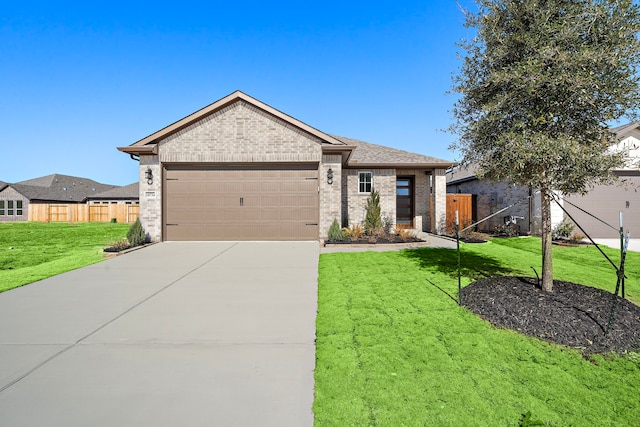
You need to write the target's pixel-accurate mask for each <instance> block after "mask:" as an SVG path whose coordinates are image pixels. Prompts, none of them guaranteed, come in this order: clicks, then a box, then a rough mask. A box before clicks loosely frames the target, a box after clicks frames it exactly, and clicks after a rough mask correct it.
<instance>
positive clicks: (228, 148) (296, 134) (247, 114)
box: [158, 101, 322, 163]
mask: <svg viewBox="0 0 640 427" xmlns="http://www.w3.org/2000/svg"><path fill="white" fill-rule="evenodd" d="M158 153H159V157H160V161H161V162H163V163H169V162H172V163H182V162H192V163H229V162H236V163H262V162H320V160H321V156H322V151H321V149H320V140H319V139H317V138H316V137H314V136H312V135H309V134H307V133H305V132H303V131H301V130H299V129H297V128H295V127H293V126H291V125H290V124H289V123H287V122H285V121H283V120H281V119H279V118H276V117H274V116H271V115H270V114H268V113H265V112H263V111H262V110H260V109H258V108H256V107H254V106H252V105H250V104H248V103H246V102H244V101H237V102H235V103H233V104H231V105H229V106H227V107H225V108H223V109H221V110H219V111H217V112H215V113H214V114H211V115H209V116H207V117H205V118H203V119H202V120H200V121H198V122H196V123H194V124H192V125H191V126H189V127H187V128H185V129H183V130H182V131H180V132H178V133H176V134H174V135H171V136H169V137H168V138H166V139H164V140H162V141H160V147H159V150H158Z"/></svg>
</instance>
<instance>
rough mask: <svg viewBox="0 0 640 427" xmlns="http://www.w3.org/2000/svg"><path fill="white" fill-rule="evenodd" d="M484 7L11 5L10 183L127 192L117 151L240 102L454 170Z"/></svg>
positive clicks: (7, 36)
mask: <svg viewBox="0 0 640 427" xmlns="http://www.w3.org/2000/svg"><path fill="white" fill-rule="evenodd" d="M458 4H461V5H462V6H464V7H473V2H471V1H460V2H456V1H449V0H442V1H395V2H390V1H379V2H360V1H354V2H348V1H347V2H344V1H333V0H328V1H323V2H300V1H297V2H287V1H273V2H254V1H251V0H247V1H242V2H228V1H224V2H223V1H209V2H198V1H188V0H187V1H182V2H163V1H156V2H132V3H129V2H119V1H111V2H101V3H100V5H93V4H92V3H91V2H65V1H56V2H50V1H48V2H33V1H28V0H25V1H23V2H10V3H9V4H6V3H5V4H4V5H3V7H2V13H1V14H0V52H2V54H0V70H2V78H0V124H1V128H2V131H1V132H0V146H1V147H2V157H1V158H2V161H1V165H0V180H3V181H6V182H18V181H22V180H25V179H30V178H35V177H39V176H44V175H48V174H52V173H60V174H65V175H75V176H81V177H86V178H91V179H94V180H96V181H99V182H103V183H107V184H117V185H126V184H130V183H132V182H134V181H137V179H138V175H137V173H138V169H137V167H138V164H137V162H135V161H133V160H131V159H130V158H129V156H128V155H126V154H124V153H121V152H119V151H117V150H116V147H118V146H126V145H130V144H132V143H134V142H135V141H137V140H139V139H141V138H143V137H145V136H147V135H149V134H151V133H153V132H155V131H156V130H159V129H161V128H163V127H165V126H167V125H169V124H171V123H173V122H175V121H176V120H178V119H181V118H182V117H184V116H186V115H188V114H191V113H192V112H194V111H196V110H199V109H200V108H202V107H204V106H206V105H208V104H210V103H212V102H214V101H216V100H218V99H220V98H222V97H224V96H226V95H228V94H230V93H231V92H233V91H235V90H241V91H243V92H245V93H247V94H248V95H251V96H253V97H255V98H257V99H259V100H260V101H263V102H265V103H267V104H269V105H271V106H272V107H274V108H276V109H278V110H281V111H283V112H284V113H286V114H289V115H291V116H293V117H295V118H297V119H299V120H301V121H303V122H305V123H307V124H309V125H311V126H313V127H316V128H318V129H320V130H321V131H324V132H327V133H332V134H337V135H342V136H347V137H350V138H355V139H361V140H364V141H369V142H372V143H376V144H381V145H387V146H390V147H395V148H399V149H404V150H408V151H413V152H416V153H421V154H426V155H431V156H434V157H439V158H443V159H447V160H455V159H456V154H455V153H453V152H451V151H449V150H448V146H449V144H450V143H451V142H452V141H453V139H454V136H453V135H450V134H447V133H444V132H440V131H439V129H443V128H446V127H447V126H448V125H449V124H450V122H451V114H450V112H449V111H450V110H451V108H452V106H453V103H454V101H455V97H454V96H453V95H447V94H446V92H447V91H448V90H449V88H450V86H451V76H452V74H453V73H455V72H456V71H457V70H458V67H459V65H460V62H459V60H458V59H457V57H456V52H457V51H458V49H457V47H456V45H455V44H456V42H458V41H460V39H462V38H464V37H466V36H468V30H467V29H465V28H464V26H463V22H464V16H463V14H462V12H461V11H460V9H459V5H458Z"/></svg>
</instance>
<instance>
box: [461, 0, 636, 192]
mask: <svg viewBox="0 0 640 427" xmlns="http://www.w3.org/2000/svg"><path fill="white" fill-rule="evenodd" d="M478 5H479V11H478V13H477V14H472V13H469V12H467V14H466V16H467V23H466V25H467V26H469V27H475V28H476V29H477V31H478V36H477V38H476V39H474V40H473V41H472V42H468V43H466V44H463V45H462V46H463V48H465V50H466V52H467V56H466V57H465V58H464V63H463V64H462V67H461V69H460V73H459V74H458V75H457V76H456V77H455V78H454V85H453V90H454V91H456V92H459V93H460V94H461V95H462V96H461V97H460V99H459V101H458V102H457V103H456V104H455V106H454V110H453V113H454V118H455V120H456V122H455V123H454V125H452V126H451V128H450V130H452V131H453V132H455V133H457V134H458V136H459V140H458V141H457V142H456V143H454V144H453V145H452V148H454V149H458V150H459V151H460V152H461V154H462V156H463V162H464V163H468V162H478V163H479V164H480V166H481V167H482V169H483V170H484V172H485V173H486V175H487V176H489V177H492V178H496V179H507V180H509V181H511V182H513V183H514V184H520V185H529V186H532V187H539V184H540V182H539V181H540V179H541V177H542V176H543V175H544V176H545V178H546V179H547V180H548V181H549V184H550V185H551V186H552V187H553V188H556V189H559V190H563V191H565V192H584V191H586V189H588V188H589V186H590V185H593V184H594V183H596V182H600V181H607V180H608V179H610V178H611V173H610V170H611V168H614V167H617V166H619V165H620V164H621V162H622V158H621V157H620V156H618V155H615V154H612V153H610V152H609V151H607V145H608V144H610V143H611V142H613V135H611V134H610V132H609V131H608V128H607V126H606V123H607V122H609V121H611V120H615V119H619V118H620V117H621V116H623V115H625V114H629V115H631V114H632V113H634V112H635V110H637V109H638V107H640V96H638V95H639V94H638V92H639V91H638V77H637V76H636V74H635V69H636V68H637V67H638V65H640V64H639V61H638V59H639V57H640V42H639V41H638V39H637V33H638V30H640V13H639V9H638V6H637V5H634V4H633V3H632V2H630V1H613V0H582V1H577V2H576V1H570V0H550V1H544V2H539V1H532V0H525V1H516V0H497V1H489V0H479V3H478ZM603 141H605V142H606V143H605V144H603Z"/></svg>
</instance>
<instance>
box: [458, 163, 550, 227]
mask: <svg viewBox="0 0 640 427" xmlns="http://www.w3.org/2000/svg"><path fill="white" fill-rule="evenodd" d="M476 172H477V166H476V165H474V164H472V165H468V166H465V167H457V168H453V169H451V170H450V171H448V172H447V193H449V194H451V193H464V194H472V195H474V196H475V197H474V207H473V209H474V210H475V212H473V217H474V218H477V220H478V221H480V220H482V219H484V218H487V217H489V216H490V215H492V214H495V213H496V212H498V211H500V210H502V209H504V208H506V207H508V206H511V205H514V206H513V207H511V208H509V209H507V210H506V211H504V212H502V213H500V214H498V215H495V216H493V217H491V218H489V219H488V220H486V221H483V222H482V223H480V224H478V226H477V230H478V231H484V232H494V231H495V230H496V228H498V227H500V226H503V225H505V224H507V223H510V222H511V221H515V225H516V226H517V227H518V230H519V232H520V233H521V234H533V235H540V233H541V222H540V219H541V217H542V215H541V210H540V193H538V192H535V191H533V190H532V189H530V188H529V187H525V186H516V185H512V184H509V183H508V182H506V181H499V182H496V181H492V180H489V179H485V178H482V179H481V178H478V177H477V175H476ZM562 219H563V212H562V209H561V208H560V207H559V206H557V205H556V204H554V203H552V205H551V223H552V227H553V226H556V225H558V224H560V223H561V222H562ZM462 226H466V224H462Z"/></svg>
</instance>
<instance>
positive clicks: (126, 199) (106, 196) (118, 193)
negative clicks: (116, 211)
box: [87, 182, 140, 205]
mask: <svg viewBox="0 0 640 427" xmlns="http://www.w3.org/2000/svg"><path fill="white" fill-rule="evenodd" d="M139 196H140V184H139V183H137V182H134V183H133V184H129V185H125V186H123V187H113V188H111V189H109V190H106V191H103V192H101V193H98V194H95V195H90V196H89V197H87V203H90V204H116V203H124V204H127V205H131V204H139V203H140V200H139Z"/></svg>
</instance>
